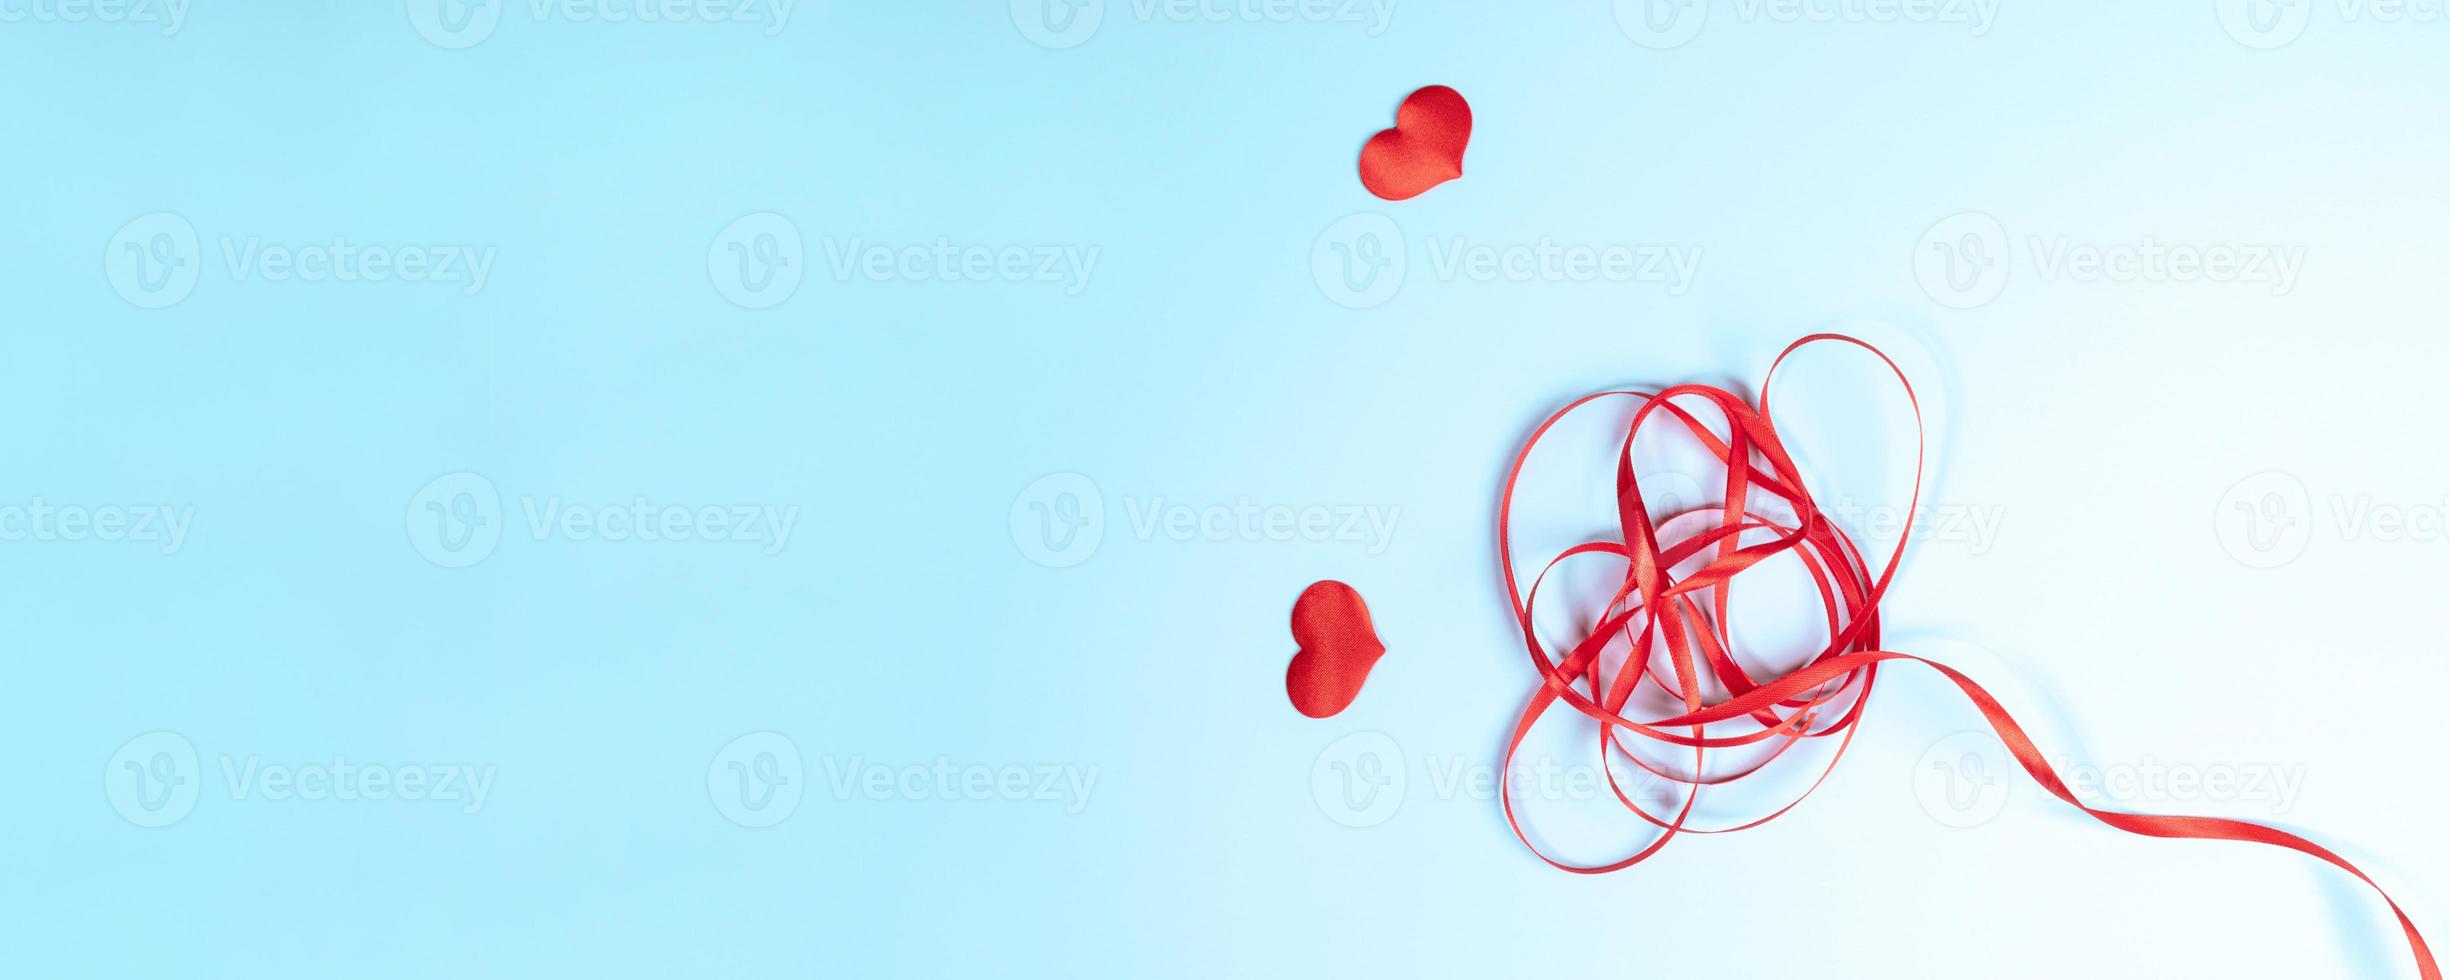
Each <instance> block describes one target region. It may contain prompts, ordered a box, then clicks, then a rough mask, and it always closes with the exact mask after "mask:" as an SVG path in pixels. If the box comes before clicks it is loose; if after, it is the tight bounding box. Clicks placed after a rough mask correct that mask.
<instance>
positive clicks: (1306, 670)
mask: <svg viewBox="0 0 2450 980" xmlns="http://www.w3.org/2000/svg"><path fill="white" fill-rule="evenodd" d="M1293 642H1294V643H1295V644H1297V645H1298V646H1299V647H1300V648H1301V649H1300V650H1299V651H1298V652H1296V653H1294V654H1293V663H1292V665H1290V666H1288V667H1286V668H1285V693H1286V694H1289V695H1292V696H1293V708H1294V710H1296V711H1299V712H1301V713H1302V714H1305V715H1309V716H1310V717H1312V718H1325V717H1328V716H1331V715H1334V714H1335V713H1337V712H1339V711H1342V710H1344V709H1345V707H1347V706H1349V705H1351V704H1352V703H1353V699H1354V698H1356V697H1359V696H1360V694H1361V682H1362V681H1365V680H1368V679H1369V676H1370V667H1371V666H1372V665H1374V664H1376V663H1377V662H1378V658H1379V656H1380V655H1382V654H1384V653H1386V652H1387V645H1386V644H1384V643H1380V642H1378V630H1377V629H1376V628H1375V627H1372V626H1371V625H1370V607H1369V605H1368V604H1366V603H1364V602H1362V601H1361V593H1359V592H1355V591H1353V587H1352V586H1349V585H1346V584H1344V583H1342V582H1335V581H1327V582H1313V583H1311V585H1310V587H1309V588H1307V589H1303V590H1302V597H1301V598H1299V599H1296V600H1294V602H1293Z"/></svg>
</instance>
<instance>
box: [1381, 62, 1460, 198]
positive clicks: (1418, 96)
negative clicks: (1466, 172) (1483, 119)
mask: <svg viewBox="0 0 2450 980" xmlns="http://www.w3.org/2000/svg"><path fill="white" fill-rule="evenodd" d="M1471 141H1472V106H1471V103H1468V102H1465V101H1463V93H1461V92H1457V91H1455V90H1454V89H1451V88H1447V87H1446V86H1444V85H1432V86H1429V87H1428V88H1425V89H1422V90H1420V91H1418V92H1414V93H1412V95H1411V96H1409V97H1407V98H1406V99H1404V104H1403V106H1402V107H1401V108H1398V109H1396V110H1395V128H1394V129H1382V130H1379V131H1378V135H1376V136H1372V137H1370V141H1369V142H1368V143H1365V144H1362V146H1361V186H1363V187H1367V188H1369V189H1370V193H1372V194H1376V195H1378V196H1379V197H1383V198H1386V199H1387V200H1390V201H1401V200H1404V199H1406V198H1412V197H1418V196H1420V195H1421V193H1422V192H1423V191H1427V190H1428V189H1430V188H1432V187H1436V186H1438V185H1439V184H1443V183H1446V182H1447V181H1450V180H1453V179H1455V178H1457V177H1461V176H1463V147H1464V145H1465V144H1467V143H1470V142H1471Z"/></svg>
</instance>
